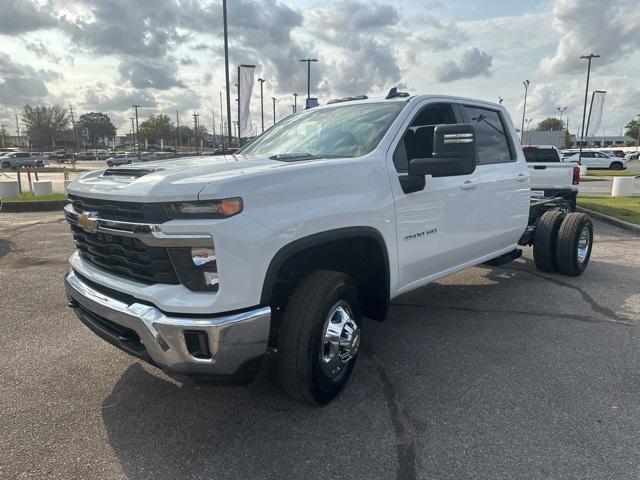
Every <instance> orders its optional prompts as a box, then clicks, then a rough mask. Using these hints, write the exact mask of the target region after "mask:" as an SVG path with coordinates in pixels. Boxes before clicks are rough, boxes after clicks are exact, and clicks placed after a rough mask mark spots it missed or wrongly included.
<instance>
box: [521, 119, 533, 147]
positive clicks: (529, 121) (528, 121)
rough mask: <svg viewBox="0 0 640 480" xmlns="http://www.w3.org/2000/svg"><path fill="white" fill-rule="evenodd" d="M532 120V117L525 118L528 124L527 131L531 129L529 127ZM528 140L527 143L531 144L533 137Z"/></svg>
mask: <svg viewBox="0 0 640 480" xmlns="http://www.w3.org/2000/svg"><path fill="white" fill-rule="evenodd" d="M532 121H533V119H532V118H527V119H525V122H526V124H527V127H526V129H525V132H528V131H529V127H530V126H531V122H532ZM522 133H524V132H522ZM527 140H528V141H527V145H531V138H528V139H527Z"/></svg>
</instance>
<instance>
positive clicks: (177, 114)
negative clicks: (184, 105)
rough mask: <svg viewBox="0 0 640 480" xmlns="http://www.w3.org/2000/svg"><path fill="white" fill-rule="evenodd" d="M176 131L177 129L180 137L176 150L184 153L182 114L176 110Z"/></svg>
mask: <svg viewBox="0 0 640 480" xmlns="http://www.w3.org/2000/svg"><path fill="white" fill-rule="evenodd" d="M176 129H177V133H178V135H177V137H178V145H177V147H178V148H176V150H177V151H179V152H181V151H182V132H181V131H180V112H179V111H178V110H176Z"/></svg>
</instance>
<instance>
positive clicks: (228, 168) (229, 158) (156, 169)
mask: <svg viewBox="0 0 640 480" xmlns="http://www.w3.org/2000/svg"><path fill="white" fill-rule="evenodd" d="M289 165H291V164H290V163H287V162H281V161H278V160H270V159H269V158H266V157H256V156H246V155H225V156H207V157H186V158H180V159H176V160H164V161H158V162H147V163H137V164H134V165H126V166H121V167H115V168H108V169H106V170H98V171H94V172H89V173H87V174H85V175H83V176H81V177H80V178H78V179H77V180H74V181H73V182H72V183H71V184H70V185H69V187H68V192H69V193H70V194H72V195H79V196H84V197H90V198H98V199H110V198H117V199H118V200H121V201H133V202H135V201H138V202H140V201H145V202H161V201H162V202H166V201H179V200H197V199H198V194H199V193H200V192H201V191H202V190H203V189H204V188H205V187H206V186H207V185H209V184H210V183H211V182H215V181H218V180H222V179H228V178H230V177H237V176H241V175H248V174H253V173H259V172H265V171H268V170H271V169H276V168H287V167H288V166H289Z"/></svg>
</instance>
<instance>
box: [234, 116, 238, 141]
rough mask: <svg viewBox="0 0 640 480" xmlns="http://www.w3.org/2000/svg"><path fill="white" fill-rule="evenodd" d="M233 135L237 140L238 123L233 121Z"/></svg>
mask: <svg viewBox="0 0 640 480" xmlns="http://www.w3.org/2000/svg"><path fill="white" fill-rule="evenodd" d="M233 134H234V135H235V136H236V138H238V121H237V120H234V121H233Z"/></svg>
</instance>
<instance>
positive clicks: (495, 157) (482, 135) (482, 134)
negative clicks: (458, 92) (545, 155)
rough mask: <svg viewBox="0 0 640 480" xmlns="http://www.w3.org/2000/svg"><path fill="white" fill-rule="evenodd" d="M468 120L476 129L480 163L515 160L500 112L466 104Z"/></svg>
mask: <svg viewBox="0 0 640 480" xmlns="http://www.w3.org/2000/svg"><path fill="white" fill-rule="evenodd" d="M463 108H464V110H465V113H466V115H467V120H468V121H469V122H470V123H471V124H472V125H473V126H474V128H475V131H476V145H477V148H478V164H479V165H488V164H491V163H506V162H512V161H514V160H515V156H514V155H513V154H512V149H511V147H510V145H509V137H508V135H509V134H508V133H507V129H506V128H505V124H504V121H503V120H502V117H501V115H500V113H499V112H497V111H495V110H489V109H487V108H479V107H472V106H469V105H465V106H464V107H463Z"/></svg>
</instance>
